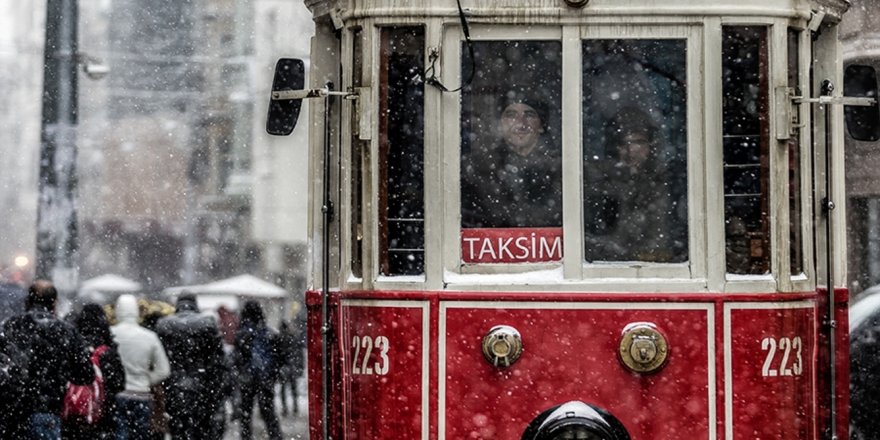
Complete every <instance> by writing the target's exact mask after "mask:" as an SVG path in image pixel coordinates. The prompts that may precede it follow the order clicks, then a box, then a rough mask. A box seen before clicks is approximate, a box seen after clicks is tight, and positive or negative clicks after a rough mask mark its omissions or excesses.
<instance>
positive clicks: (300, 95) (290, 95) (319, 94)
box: [272, 87, 358, 101]
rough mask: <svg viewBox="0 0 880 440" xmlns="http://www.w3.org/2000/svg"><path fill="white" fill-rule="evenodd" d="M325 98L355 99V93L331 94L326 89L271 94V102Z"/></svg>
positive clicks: (283, 91)
mask: <svg viewBox="0 0 880 440" xmlns="http://www.w3.org/2000/svg"><path fill="white" fill-rule="evenodd" d="M326 96H342V97H345V98H349V99H356V98H357V96H358V94H357V93H356V92H332V91H330V89H328V88H327V87H324V88H322V89H305V90H279V91H276V92H272V100H273V101H289V100H292V99H309V98H324V97H326Z"/></svg>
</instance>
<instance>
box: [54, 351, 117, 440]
mask: <svg viewBox="0 0 880 440" xmlns="http://www.w3.org/2000/svg"><path fill="white" fill-rule="evenodd" d="M109 348H110V347H108V346H106V345H101V346H99V347H98V348H96V349H95V350H94V351H93V352H92V356H91V361H92V365H93V366H94V368H95V381H94V382H92V383H90V384H85V385H76V384H72V383H68V384H67V392H66V393H65V394H64V407H63V408H62V410H61V418H62V419H63V420H65V421H69V420H72V421H77V422H81V423H86V424H89V425H93V424H95V423H97V422H98V421H99V420H101V416H102V415H103V412H104V399H105V397H106V396H105V395H104V376H103V375H102V374H101V367H100V358H101V355H102V354H104V352H106V351H107V350H108V349H109Z"/></svg>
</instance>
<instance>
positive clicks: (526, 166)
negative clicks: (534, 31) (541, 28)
mask: <svg viewBox="0 0 880 440" xmlns="http://www.w3.org/2000/svg"><path fill="white" fill-rule="evenodd" d="M473 51H474V59H473V60H471V59H470V56H469V53H468V51H467V50H462V53H463V54H465V56H464V59H463V62H462V77H465V76H466V75H468V74H469V72H470V71H471V65H472V64H471V63H475V65H474V67H475V72H476V73H475V75H474V79H473V81H472V82H471V83H470V84H468V85H467V86H466V87H465V88H464V89H463V90H462V95H461V223H462V260H463V262H465V263H469V262H470V263H474V262H481V263H519V262H538V261H556V260H560V259H561V258H562V249H561V237H562V171H561V169H562V158H561V143H560V137H561V118H560V115H559V114H560V111H559V109H560V104H561V91H562V73H561V72H562V44H561V42H559V41H534V40H519V41H477V42H473ZM489 229H492V230H491V231H489ZM485 233H488V234H495V235H497V234H501V235H503V236H504V237H506V238H505V239H509V240H513V241H515V242H517V243H522V241H521V240H527V241H530V242H531V241H533V240H535V237H536V236H537V237H538V238H537V240H539V241H541V243H543V244H545V245H546V246H547V247H546V248H544V247H542V246H540V245H537V246H531V245H530V246H523V247H521V248H518V250H514V251H512V252H508V253H507V254H504V252H503V249H492V250H490V251H487V252H481V255H482V256H483V257H485V258H477V257H476V256H475V255H474V254H473V253H468V252H467V249H471V245H473V243H474V242H475V240H481V239H482V238H481V237H484V236H483V235H481V234H485ZM469 240H470V241H469ZM489 241H490V240H485V242H484V243H488V242H489ZM491 241H492V242H495V240H491ZM525 248H528V249H529V250H528V252H527V251H526V250H523V249H525ZM484 250H485V249H484ZM544 250H546V252H544Z"/></svg>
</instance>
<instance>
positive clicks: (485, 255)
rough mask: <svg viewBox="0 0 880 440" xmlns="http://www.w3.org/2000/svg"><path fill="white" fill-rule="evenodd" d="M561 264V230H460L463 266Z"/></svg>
mask: <svg viewBox="0 0 880 440" xmlns="http://www.w3.org/2000/svg"><path fill="white" fill-rule="evenodd" d="M560 260H562V228H472V229H462V230H461V261H462V262H463V263H542V262H547V261H560Z"/></svg>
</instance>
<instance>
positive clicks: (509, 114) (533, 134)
mask: <svg viewBox="0 0 880 440" xmlns="http://www.w3.org/2000/svg"><path fill="white" fill-rule="evenodd" d="M499 129H500V130H501V137H502V138H503V139H504V140H505V141H506V142H507V144H508V145H510V146H511V148H513V150H514V151H516V152H517V153H518V154H520V155H522V156H525V155H527V154H529V153H530V152H531V151H532V149H533V148H535V145H537V144H538V138H539V137H540V136H541V133H544V124H543V123H542V121H541V118H540V116H538V112H537V111H535V109H534V108H532V107H531V106H529V105H527V104H522V103H516V104H510V105H509V106H507V108H505V109H504V111H503V112H502V113H501V123H500V127H499Z"/></svg>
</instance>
